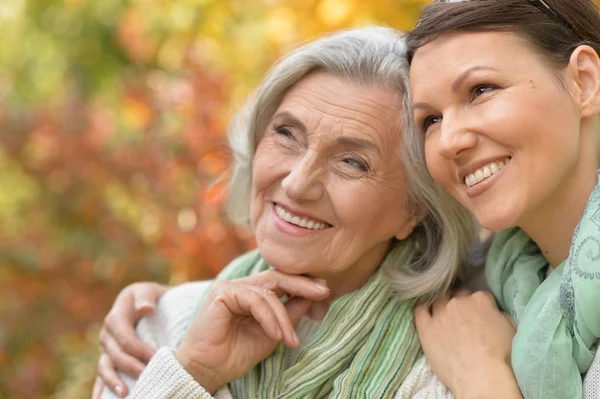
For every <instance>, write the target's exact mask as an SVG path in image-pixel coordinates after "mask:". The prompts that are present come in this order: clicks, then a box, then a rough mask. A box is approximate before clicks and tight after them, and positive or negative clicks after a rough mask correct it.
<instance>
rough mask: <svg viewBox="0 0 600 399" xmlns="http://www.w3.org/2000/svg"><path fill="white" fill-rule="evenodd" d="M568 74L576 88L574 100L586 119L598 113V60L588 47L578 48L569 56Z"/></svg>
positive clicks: (599, 95)
mask: <svg viewBox="0 0 600 399" xmlns="http://www.w3.org/2000/svg"><path fill="white" fill-rule="evenodd" d="M568 69H569V73H570V75H571V78H572V79H573V83H574V84H575V86H576V89H577V90H576V94H577V97H578V98H576V99H575V100H576V101H577V102H578V104H579V106H580V107H581V108H580V109H581V116H582V117H584V118H586V117H590V116H593V115H595V114H597V113H598V112H600V58H599V57H598V53H596V51H595V50H594V49H593V48H591V47H590V46H587V45H583V46H579V47H577V48H576V49H575V51H573V54H571V59H570V60H569V66H568Z"/></svg>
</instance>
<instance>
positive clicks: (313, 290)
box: [240, 270, 329, 301]
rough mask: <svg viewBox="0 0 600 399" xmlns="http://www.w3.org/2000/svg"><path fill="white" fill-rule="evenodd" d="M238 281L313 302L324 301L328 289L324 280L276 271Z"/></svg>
mask: <svg viewBox="0 0 600 399" xmlns="http://www.w3.org/2000/svg"><path fill="white" fill-rule="evenodd" d="M241 280H243V281H241ZM240 281H241V282H243V283H244V284H248V285H256V286H261V287H263V288H266V289H269V290H271V291H273V292H275V294H277V295H278V296H283V295H286V294H287V295H291V296H300V297H303V298H307V299H312V300H315V301H318V300H322V299H325V298H327V297H328V296H329V288H327V286H326V283H325V281H324V280H321V279H316V278H310V277H306V276H297V275H292V274H286V273H282V272H280V271H277V270H267V271H265V272H262V273H259V274H256V275H254V276H250V277H247V278H245V279H240Z"/></svg>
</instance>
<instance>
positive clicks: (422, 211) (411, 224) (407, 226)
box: [394, 205, 427, 241]
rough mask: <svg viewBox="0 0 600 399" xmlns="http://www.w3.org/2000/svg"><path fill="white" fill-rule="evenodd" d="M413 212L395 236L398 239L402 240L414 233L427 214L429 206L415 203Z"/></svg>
mask: <svg viewBox="0 0 600 399" xmlns="http://www.w3.org/2000/svg"><path fill="white" fill-rule="evenodd" d="M412 207H413V212H412V213H411V215H410V216H409V217H408V219H407V220H406V222H405V223H404V224H403V225H402V228H401V229H400V231H399V232H397V233H396V235H395V236H394V237H395V238H396V239H397V240H399V241H402V240H404V239H406V237H408V236H409V235H411V234H412V232H413V230H414V229H415V227H417V225H418V224H419V223H420V222H421V220H423V218H425V216H426V215H427V207H425V206H424V205H418V206H417V205H413V206H412Z"/></svg>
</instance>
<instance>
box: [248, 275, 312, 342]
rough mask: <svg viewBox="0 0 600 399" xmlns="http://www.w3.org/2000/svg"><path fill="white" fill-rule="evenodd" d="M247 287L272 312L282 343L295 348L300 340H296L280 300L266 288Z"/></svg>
mask: <svg viewBox="0 0 600 399" xmlns="http://www.w3.org/2000/svg"><path fill="white" fill-rule="evenodd" d="M247 287H248V289H251V290H253V291H254V292H256V293H257V294H259V295H262V296H263V297H264V298H265V300H266V301H267V303H268V304H269V306H270V307H271V309H272V310H273V313H274V314H275V317H276V318H277V323H278V324H279V329H280V330H281V332H282V334H283V336H282V339H283V342H284V343H285V344H286V345H288V346H291V347H296V346H297V345H298V344H299V343H300V340H299V339H298V336H297V335H296V331H295V329H294V325H293V324H292V321H291V320H290V317H289V315H288V312H287V310H286V308H285V306H284V305H283V303H281V300H280V299H279V297H278V296H277V295H275V293H274V292H273V291H271V290H268V289H266V288H262V287H255V286H247Z"/></svg>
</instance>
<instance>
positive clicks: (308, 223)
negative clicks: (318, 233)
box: [275, 204, 331, 230]
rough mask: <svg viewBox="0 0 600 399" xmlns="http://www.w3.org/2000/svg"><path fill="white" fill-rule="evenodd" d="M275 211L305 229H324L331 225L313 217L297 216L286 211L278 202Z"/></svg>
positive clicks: (287, 220) (284, 218) (289, 221)
mask: <svg viewBox="0 0 600 399" xmlns="http://www.w3.org/2000/svg"><path fill="white" fill-rule="evenodd" d="M275 213H277V216H279V217H280V218H281V219H283V220H285V221H286V222H288V223H290V224H293V225H295V226H299V227H303V228H305V229H309V230H324V229H327V228H329V227H331V225H329V224H327V223H322V222H317V221H316V220H312V219H309V218H306V217H300V216H296V215H294V214H292V213H290V212H288V211H286V210H285V209H283V207H281V206H280V205H277V204H275Z"/></svg>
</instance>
